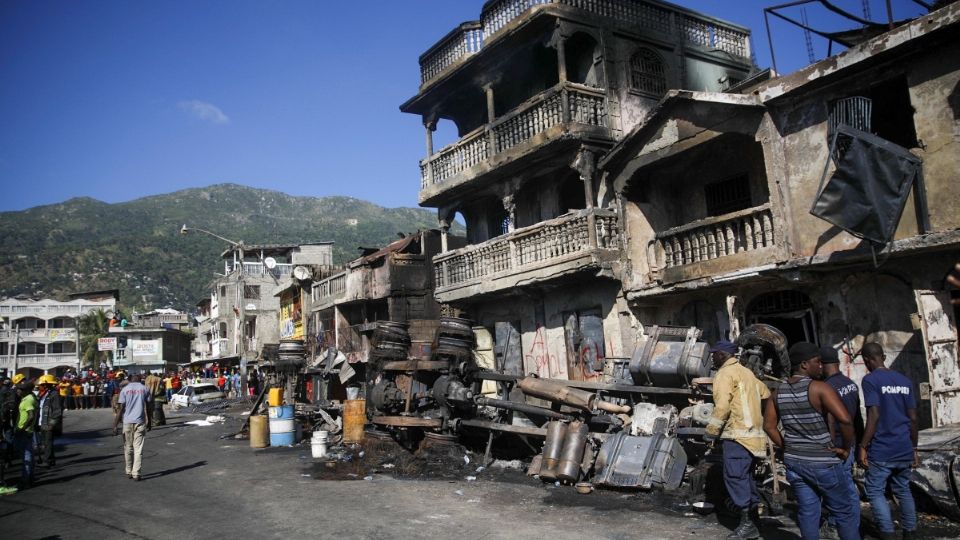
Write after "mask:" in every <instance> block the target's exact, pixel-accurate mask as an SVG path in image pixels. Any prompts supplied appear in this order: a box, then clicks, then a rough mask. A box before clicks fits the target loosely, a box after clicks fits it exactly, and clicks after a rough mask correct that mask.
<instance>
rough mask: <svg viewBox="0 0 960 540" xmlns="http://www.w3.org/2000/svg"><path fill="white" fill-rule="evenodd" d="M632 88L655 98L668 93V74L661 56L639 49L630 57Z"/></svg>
mask: <svg viewBox="0 0 960 540" xmlns="http://www.w3.org/2000/svg"><path fill="white" fill-rule="evenodd" d="M630 86H632V87H633V89H634V90H639V91H640V92H644V93H647V94H652V95H655V96H661V95H663V94H664V93H665V92H666V91H667V77H666V72H665V71H664V68H663V59H661V58H660V55H659V54H657V53H655V52H653V51H651V50H650V49H639V50H637V52H635V53H634V54H633V56H631V57H630Z"/></svg>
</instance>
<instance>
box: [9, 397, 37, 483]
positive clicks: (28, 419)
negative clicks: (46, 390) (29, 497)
mask: <svg viewBox="0 0 960 540" xmlns="http://www.w3.org/2000/svg"><path fill="white" fill-rule="evenodd" d="M17 397H18V398H20V404H19V405H18V407H17V425H16V428H15V430H14V435H13V444H14V448H16V449H17V453H18V454H19V455H20V456H21V458H22V460H23V465H22V467H21V469H20V486H19V489H20V490H21V491H22V490H24V489H27V488H29V487H30V486H32V485H33V456H34V454H35V453H36V448H35V446H34V436H33V435H34V428H35V426H36V422H37V397H36V396H34V395H33V385H32V384H30V383H28V382H21V383H20V384H18V385H17Z"/></svg>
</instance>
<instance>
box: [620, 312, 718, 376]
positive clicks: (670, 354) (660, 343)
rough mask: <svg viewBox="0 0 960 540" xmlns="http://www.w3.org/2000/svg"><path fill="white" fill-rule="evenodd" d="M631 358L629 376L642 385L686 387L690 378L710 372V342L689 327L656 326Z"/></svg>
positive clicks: (707, 374)
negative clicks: (690, 330)
mask: <svg viewBox="0 0 960 540" xmlns="http://www.w3.org/2000/svg"><path fill="white" fill-rule="evenodd" d="M653 330H654V334H653V335H651V336H648V337H647V339H646V341H645V342H644V343H643V345H641V346H639V347H637V349H636V352H634V354H633V358H631V360H630V375H632V376H633V380H634V382H636V383H637V384H642V385H652V386H661V387H666V388H683V387H685V386H688V385H689V383H690V380H692V379H695V378H697V377H707V376H709V375H710V354H709V352H708V351H709V349H708V347H707V344H706V343H704V342H702V341H697V340H696V338H695V337H694V336H693V335H690V334H689V330H688V329H675V328H658V327H654V328H653Z"/></svg>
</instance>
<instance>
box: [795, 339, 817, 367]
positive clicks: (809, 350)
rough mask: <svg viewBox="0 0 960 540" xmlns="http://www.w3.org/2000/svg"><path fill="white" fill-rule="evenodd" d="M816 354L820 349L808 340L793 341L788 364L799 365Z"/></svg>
mask: <svg viewBox="0 0 960 540" xmlns="http://www.w3.org/2000/svg"><path fill="white" fill-rule="evenodd" d="M816 356H820V349H819V348H818V347H817V346H816V345H814V344H813V343H810V342H808V341H801V342H799V343H794V344H793V346H791V347H790V365H791V366H794V367H796V366H799V365H800V364H802V363H803V362H806V361H807V360H810V359H811V358H814V357H816Z"/></svg>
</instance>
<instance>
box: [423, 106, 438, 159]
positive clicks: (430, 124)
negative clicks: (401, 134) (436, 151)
mask: <svg viewBox="0 0 960 540" xmlns="http://www.w3.org/2000/svg"><path fill="white" fill-rule="evenodd" d="M423 127H424V131H426V136H427V159H429V158H430V156H432V155H433V132H434V131H436V130H437V117H436V116H435V115H432V114H431V115H424V116H423Z"/></svg>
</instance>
